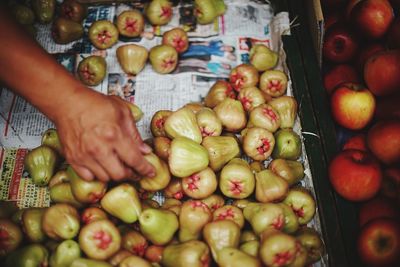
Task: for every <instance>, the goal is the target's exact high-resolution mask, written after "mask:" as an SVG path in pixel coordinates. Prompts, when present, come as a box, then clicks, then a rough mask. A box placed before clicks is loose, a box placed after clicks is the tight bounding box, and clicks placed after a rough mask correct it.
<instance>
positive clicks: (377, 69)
mask: <svg viewBox="0 0 400 267" xmlns="http://www.w3.org/2000/svg"><path fill="white" fill-rule="evenodd" d="M399 73H400V49H397V50H389V51H384V52H380V53H378V54H375V55H373V56H372V57H370V58H369V59H368V60H367V62H366V63H365V66H364V80H365V83H366V84H367V87H368V88H369V89H370V90H371V92H372V93H373V94H374V95H376V96H383V95H390V94H393V93H395V92H400V75H399Z"/></svg>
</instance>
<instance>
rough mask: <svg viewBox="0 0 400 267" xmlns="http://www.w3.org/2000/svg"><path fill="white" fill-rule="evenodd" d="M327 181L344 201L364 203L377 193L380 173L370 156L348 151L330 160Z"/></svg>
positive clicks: (378, 167)
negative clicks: (328, 180)
mask: <svg viewBox="0 0 400 267" xmlns="http://www.w3.org/2000/svg"><path fill="white" fill-rule="evenodd" d="M329 179H330V182H331V184H332V186H333V188H334V189H335V191H336V192H337V193H338V194H339V195H341V196H342V197H344V198H345V199H347V200H351V201H364V200H368V199H370V198H372V197H373V196H375V194H376V193H377V192H378V190H379V188H380V186H381V182H382V171H381V167H380V165H379V163H378V162H377V161H376V159H375V158H374V157H373V156H372V155H371V154H369V153H366V152H363V151H360V150H354V149H349V150H345V151H342V152H340V153H339V154H337V155H336V156H335V157H334V158H333V159H332V161H331V162H330V164H329Z"/></svg>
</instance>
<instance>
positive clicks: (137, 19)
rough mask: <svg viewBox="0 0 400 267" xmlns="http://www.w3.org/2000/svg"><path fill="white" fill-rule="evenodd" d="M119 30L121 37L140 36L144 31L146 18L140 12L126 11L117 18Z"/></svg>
mask: <svg viewBox="0 0 400 267" xmlns="http://www.w3.org/2000/svg"><path fill="white" fill-rule="evenodd" d="M117 28H118V31H119V33H120V34H121V35H124V36H127V37H137V36H140V34H141V33H142V32H143V29H144V17H143V15H142V13H141V12H140V11H138V10H135V9H132V10H125V11H123V12H122V13H121V14H119V15H118V17H117Z"/></svg>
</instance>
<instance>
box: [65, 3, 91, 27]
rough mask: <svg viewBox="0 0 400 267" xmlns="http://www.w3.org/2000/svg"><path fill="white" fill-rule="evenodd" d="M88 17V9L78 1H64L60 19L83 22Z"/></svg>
mask: <svg viewBox="0 0 400 267" xmlns="http://www.w3.org/2000/svg"><path fill="white" fill-rule="evenodd" d="M86 15H87V7H86V6H85V5H83V4H81V3H79V1H77V0H67V1H64V2H63V3H62V4H61V6H60V17H63V18H66V19H69V20H72V21H75V22H79V23H80V22H82V20H83V19H84V18H85V17H86Z"/></svg>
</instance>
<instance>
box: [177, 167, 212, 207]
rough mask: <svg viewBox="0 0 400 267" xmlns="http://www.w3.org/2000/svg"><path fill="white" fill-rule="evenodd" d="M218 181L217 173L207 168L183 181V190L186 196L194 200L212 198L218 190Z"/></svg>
mask: <svg viewBox="0 0 400 267" xmlns="http://www.w3.org/2000/svg"><path fill="white" fill-rule="evenodd" d="M217 186H218V181H217V177H216V175H215V172H214V171H213V170H212V169H211V168H209V167H207V168H205V169H204V170H202V171H200V172H197V173H194V174H192V175H191V176H189V177H185V178H183V179H182V189H183V191H184V192H185V194H186V195H187V196H189V197H191V198H194V199H203V198H206V197H208V196H210V195H211V194H212V193H214V191H215V190H216V189H217Z"/></svg>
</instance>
